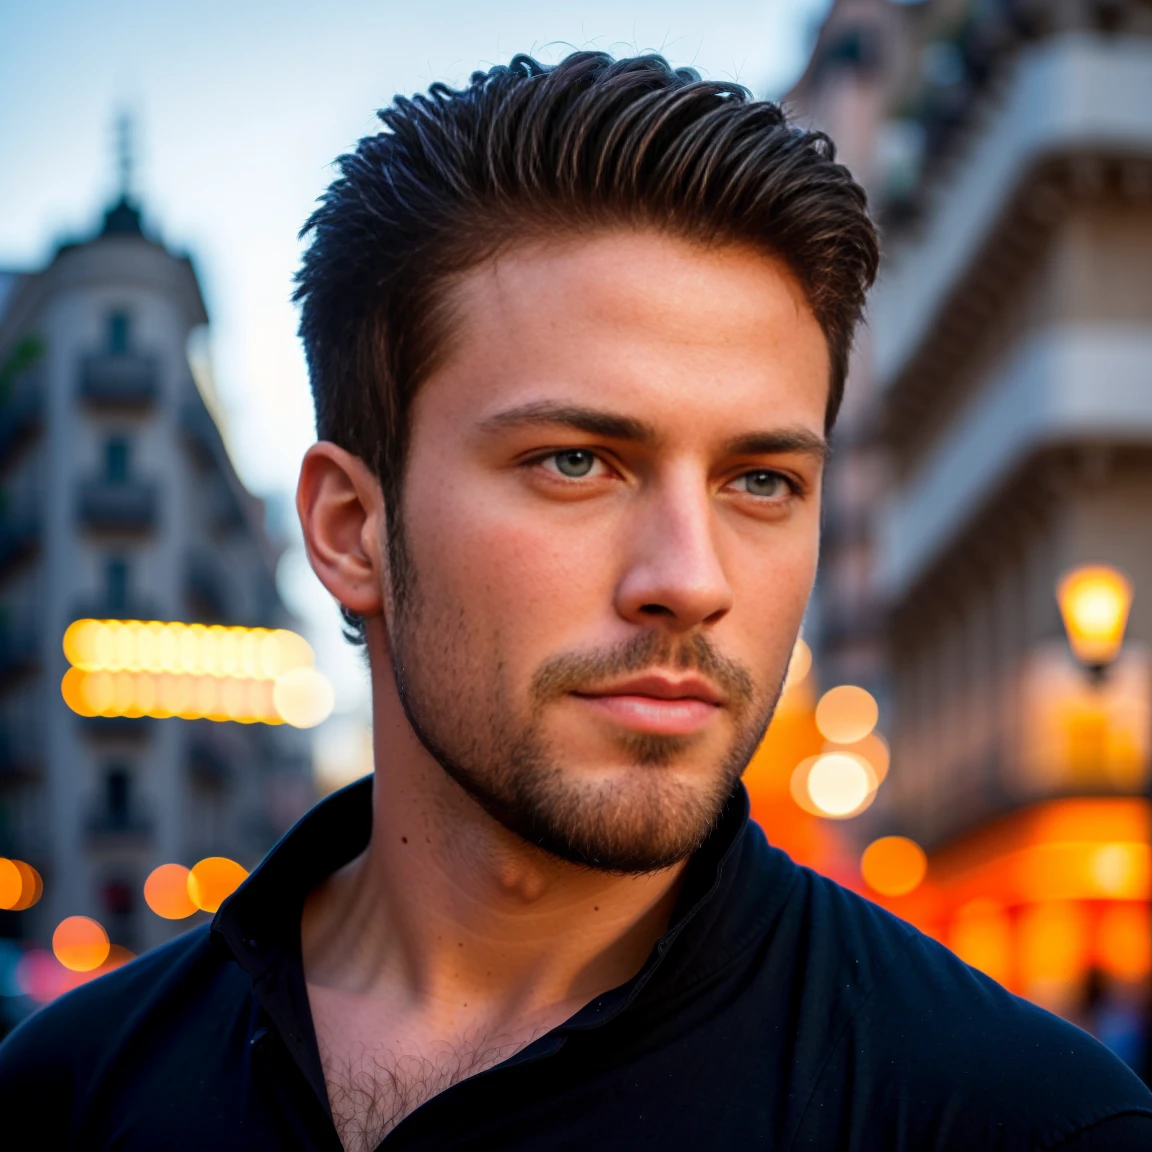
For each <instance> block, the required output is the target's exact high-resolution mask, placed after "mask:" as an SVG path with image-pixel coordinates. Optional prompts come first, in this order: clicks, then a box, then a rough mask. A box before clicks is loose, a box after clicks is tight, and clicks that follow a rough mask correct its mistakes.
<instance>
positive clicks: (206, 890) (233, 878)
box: [188, 856, 248, 912]
mask: <svg viewBox="0 0 1152 1152" xmlns="http://www.w3.org/2000/svg"><path fill="white" fill-rule="evenodd" d="M247 876H248V873H247V872H246V871H245V870H244V869H243V868H242V867H241V866H240V865H239V864H237V863H236V861H235V860H229V859H227V857H224V856H209V857H207V858H206V859H204V860H201V861H200V862H199V863H198V864H195V865H193V867H192V871H191V872H189V873H188V896H189V897H190V899H191V900H192V902H193V903H194V904H195V905H196V907H197V908H202V909H203V910H204V911H205V912H215V911H216V910H217V909H218V908H219V907H220V905H221V904H223V903H224V901H225V900H227V899H228V897H229V896H231V895H232V893H233V892H235V891H236V889H237V888H239V887H240V885H241V884H243V883H244V881H245V879H247Z"/></svg>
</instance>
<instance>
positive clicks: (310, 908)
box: [0, 53, 1152, 1152]
mask: <svg viewBox="0 0 1152 1152" xmlns="http://www.w3.org/2000/svg"><path fill="white" fill-rule="evenodd" d="M381 116H382V119H383V121H384V126H385V131H384V132H382V133H381V134H380V135H378V136H374V137H370V138H368V139H366V140H364V141H362V142H361V143H360V145H359V147H358V148H357V150H356V152H355V153H354V154H352V155H350V156H346V157H344V158H343V159H342V161H341V172H342V175H341V176H340V178H339V179H338V180H337V181H336V182H335V183H334V184H333V185H332V187H331V188H330V189H329V191H328V193H327V195H326V196H325V197H324V199H323V201H322V202H321V205H320V207H319V208H318V210H317V211H316V213H315V215H314V216H313V217H312V219H311V221H310V222H309V224H308V227H307V231H308V232H310V234H311V237H312V243H311V247H310V249H309V251H308V253H307V255H306V257H305V260H304V266H303V270H302V271H301V273H300V278H299V298H300V300H301V301H302V304H303V318H302V325H301V330H302V334H303V338H304V342H305V346H306V349H307V352H308V358H309V365H310V371H311V376H312V385H313V390H314V394H315V399H316V410H317V420H318V426H319V431H320V435H321V438H322V439H321V442H320V443H318V444H316V445H315V446H314V447H313V448H312V449H311V450H310V451H309V452H308V454H307V456H306V458H305V460H304V465H303V468H302V471H301V476H300V485H299V493H298V508H299V512H300V518H301V523H302V525H303V529H304V536H305V540H306V543H307V548H308V554H309V557H310V559H311V562H312V565H313V567H314V569H315V571H316V573H317V575H318V576H319V578H320V579H321V580H322V581H323V583H324V584H325V586H326V587H327V588H328V589H329V590H330V591H331V593H332V594H333V596H334V597H335V598H336V599H337V600H338V601H339V603H340V604H341V605H342V607H343V609H344V611H345V614H346V616H347V619H348V622H349V625H350V628H351V629H352V633H353V635H354V636H356V637H357V638H359V639H362V640H363V642H364V643H366V645H367V655H368V660H369V664H370V667H371V673H372V689H373V708H374V721H375V723H374V738H375V751H376V773H375V777H374V780H372V781H367V780H366V781H363V782H361V783H359V784H354V785H352V786H351V787H350V788H348V789H345V790H344V791H343V792H340V793H337V794H336V795H335V796H333V797H331V798H330V799H328V800H327V801H325V802H324V803H323V804H321V805H320V806H319V807H318V808H316V809H315V810H313V812H311V813H310V814H309V815H308V816H307V817H305V819H304V820H303V821H302V822H301V823H300V825H298V826H297V827H296V828H295V829H294V830H293V831H292V832H290V833H289V834H288V836H287V837H286V838H285V839H284V840H283V841H282V842H281V843H280V844H279V845H278V846H277V848H276V849H274V851H273V852H272V853H271V855H270V856H269V857H268V858H267V859H266V860H265V862H264V863H263V864H262V865H261V866H260V868H258V869H257V870H256V871H255V872H254V873H253V875H252V876H251V877H250V878H249V880H248V881H247V883H246V884H245V885H244V886H243V887H242V888H241V889H240V890H239V891H238V892H237V893H236V895H235V896H233V898H232V899H231V900H230V901H228V902H227V903H226V904H225V906H224V907H223V908H222V909H221V911H220V912H219V914H218V915H217V917H216V919H215V921H214V923H213V925H212V928H211V931H207V930H198V931H194V932H191V933H189V934H187V935H186V936H183V937H181V938H180V939H178V940H176V941H174V942H173V943H172V944H170V945H168V946H166V947H164V948H160V949H157V950H156V951H155V952H153V953H151V954H149V955H147V956H144V957H142V958H141V959H139V960H138V961H136V962H135V963H134V964H132V965H129V966H128V967H127V968H125V969H122V970H121V971H119V972H116V973H114V974H112V975H110V976H108V977H106V978H104V979H103V980H100V981H98V982H96V983H95V984H93V985H89V986H87V987H84V988H82V989H80V990H78V991H76V992H74V993H72V994H71V995H70V996H67V997H65V998H64V999H63V1000H61V1001H59V1002H57V1003H56V1004H53V1005H52V1006H50V1007H48V1008H45V1009H44V1010H42V1011H41V1012H40V1013H39V1014H38V1015H37V1016H35V1017H34V1018H33V1019H32V1020H30V1021H29V1022H28V1023H27V1024H25V1025H24V1026H22V1027H21V1028H20V1029H18V1030H17V1031H16V1033H15V1034H14V1035H13V1036H12V1037H11V1038H10V1040H9V1041H8V1042H7V1043H6V1044H5V1046H4V1047H3V1049H2V1050H0V1082H2V1084H3V1093H2V1095H3V1100H4V1102H5V1104H6V1105H7V1107H6V1108H5V1109H4V1115H5V1116H6V1117H13V1116H15V1115H17V1114H18V1113H19V1114H21V1115H23V1116H28V1117H32V1118H34V1119H35V1122H36V1138H35V1140H34V1141H31V1142H29V1145H28V1146H30V1147H31V1146H35V1147H47V1146H52V1147H55V1146H66V1147H71V1148H83V1149H95V1148H111V1147H115V1148H118V1149H158V1148H164V1149H186V1148H187V1149H193V1148H195V1149H204V1148H211V1149H214V1150H225V1149H234V1148H235V1149H240V1148H243V1149H254V1148H298V1147H299V1148H315V1149H337V1148H340V1147H341V1146H342V1147H343V1148H345V1149H348V1150H356V1152H364V1150H367V1149H372V1148H375V1147H376V1146H377V1145H378V1144H379V1143H380V1142H381V1140H383V1142H384V1147H385V1148H393V1147H395V1148H396V1149H446V1148H492V1149H555V1148H573V1149H575V1148H588V1147H600V1148H605V1149H668V1148H676V1149H704V1148H712V1149H745V1148H771V1149H801V1148H815V1149H829V1150H831V1149H885V1150H887V1149H893V1150H895V1149H925V1148H934V1149H975V1148H993V1147H994V1148H1006V1149H1033V1148H1044V1149H1055V1148H1060V1149H1065V1150H1067V1149H1081V1150H1083V1149H1104V1148H1108V1149H1127V1148H1133V1149H1134V1148H1137V1147H1139V1148H1149V1147H1152V1096H1150V1095H1149V1094H1148V1092H1147V1091H1146V1090H1145V1089H1144V1088H1143V1086H1142V1085H1141V1084H1140V1083H1139V1081H1138V1080H1137V1079H1136V1078H1135V1077H1134V1076H1133V1075H1132V1074H1131V1073H1130V1072H1128V1071H1127V1070H1126V1069H1125V1067H1124V1066H1123V1065H1122V1064H1121V1063H1120V1062H1119V1061H1117V1060H1115V1059H1114V1058H1113V1057H1112V1056H1110V1055H1109V1054H1108V1053H1107V1052H1106V1051H1105V1050H1104V1049H1103V1048H1102V1047H1100V1046H1099V1045H1097V1044H1096V1043H1095V1042H1094V1041H1093V1040H1092V1039H1091V1038H1089V1037H1088V1036H1086V1035H1085V1034H1083V1033H1081V1032H1080V1031H1078V1030H1077V1029H1075V1028H1073V1027H1072V1026H1070V1025H1068V1024H1065V1023H1063V1022H1062V1021H1059V1020H1057V1019H1056V1018H1055V1017H1052V1016H1049V1015H1047V1014H1046V1013H1043V1012H1041V1011H1039V1010H1038V1009H1035V1008H1033V1007H1031V1006H1029V1005H1027V1004H1025V1003H1024V1002H1022V1001H1019V1000H1017V999H1015V998H1014V997H1012V996H1010V995H1009V994H1008V993H1006V992H1004V991H1003V990H1002V989H1000V988H999V987H998V986H997V985H996V984H994V983H993V982H992V981H990V980H987V979H985V978H984V977H983V976H981V975H979V974H978V973H976V972H973V971H972V970H971V969H969V968H967V967H966V966H964V965H963V964H961V963H960V962H959V961H958V960H956V959H955V958H954V957H953V956H951V954H950V953H948V952H946V951H945V950H944V949H942V948H940V947H939V946H937V945H936V944H935V943H933V942H932V941H931V940H928V939H926V938H924V937H923V936H921V935H919V934H918V933H917V932H916V931H915V930H913V929H912V928H911V927H910V926H908V925H906V924H903V923H902V922H900V921H897V920H895V919H893V918H891V917H889V916H887V915H886V914H884V913H882V912H881V911H879V910H878V909H876V908H875V907H873V906H872V905H870V904H868V903H867V902H865V901H862V900H860V899H857V898H856V897H854V896H852V895H851V894H849V893H846V892H844V891H843V890H841V889H839V888H837V887H836V886H835V885H834V884H832V883H830V882H828V881H826V880H824V879H822V878H820V877H818V876H816V875H813V874H811V873H809V872H807V871H805V870H803V869H800V868H798V867H796V866H795V865H793V864H792V863H791V862H790V861H789V860H788V859H787V858H786V857H785V856H783V855H782V854H781V853H779V852H777V851H775V850H773V849H771V848H770V847H769V846H768V845H767V844H766V842H765V840H764V838H763V836H762V835H761V833H760V832H759V830H758V829H757V828H756V827H755V826H754V825H751V824H750V823H749V821H748V806H747V800H746V796H745V793H744V791H743V789H742V787H741V786H740V784H739V776H740V773H741V771H742V770H743V768H744V766H745V764H746V763H747V761H748V759H749V757H750V756H751V754H752V752H753V750H754V749H755V748H756V746H757V744H758V742H759V741H760V738H761V736H762V735H763V732H764V729H765V727H766V726H767V724H768V721H769V719H770V718H771V715H772V710H773V707H774V705H775V702H776V698H777V696H778V695H779V692H780V687H781V683H782V681H783V678H784V674H785V669H786V665H787V662H788V658H789V654H790V652H791V650H792V645H793V641H794V639H795V636H796V633H797V629H798V627H799V625H800V620H801V616H802V614H803V612H804V606H805V603H806V601H807V598H808V594H809V590H810V588H811V584H812V580H813V576H814V573H815V568H816V556H817V545H818V536H819V518H820V517H819V509H820V484H821V471H822V464H823V461H824V457H825V453H826V444H827V442H826V436H827V433H828V431H829V429H830V428H831V426H832V423H833V421H834V419H835V415H836V410H837V407H838V405H839V402H840V396H841V391H842V387H843V382H844V375H845V366H846V362H847V356H848V350H849V346H850V342H851V337H852V330H853V327H854V325H855V322H856V320H857V318H858V316H859V313H860V309H861V306H862V303H863V297H864V293H865V291H866V289H867V287H868V286H869V284H870V283H871V281H872V278H873V275H874V273H875V267H876V261H877V250H876V242H875V237H874V234H873V230H872V227H871V225H870V223H869V221H868V218H867V215H866V211H865V205H864V197H863V194H862V192H861V191H860V189H859V188H858V187H857V186H856V185H855V184H854V183H853V182H852V180H851V178H850V177H849V175H848V173H847V172H846V171H845V170H844V169H843V168H841V167H839V166H837V165H836V164H835V163H834V160H833V154H832V148H831V145H830V144H829V143H828V141H827V140H826V139H825V138H824V137H822V136H819V135H815V134H808V133H804V132H801V131H799V130H798V129H796V128H794V127H791V126H789V125H788V124H787V123H786V122H785V120H784V119H783V117H782V115H781V113H780V110H779V109H778V108H777V107H775V106H774V105H772V104H769V103H757V102H753V101H751V100H750V99H749V98H748V96H747V94H746V93H745V92H744V91H743V90H741V89H739V88H738V87H735V86H733V85H730V84H715V83H704V82H701V81H699V80H698V79H697V78H696V77H695V76H694V75H692V74H691V73H688V72H683V71H681V72H674V71H672V70H671V69H669V68H668V66H667V65H666V64H665V63H664V62H663V61H662V60H660V59H658V58H655V57H646V58H641V59H632V60H621V61H617V62H614V61H612V60H611V59H610V58H608V57H607V56H604V55H603V54H599V53H577V54H576V55H573V56H571V57H569V58H568V59H567V60H565V61H564V62H563V63H562V64H560V65H559V66H558V67H556V68H555V69H546V68H542V67H541V66H539V65H538V64H536V63H535V62H534V61H532V60H530V59H528V58H526V57H517V58H516V59H514V60H513V61H512V63H511V65H510V66H508V67H507V68H495V69H493V70H492V71H490V72H488V73H486V74H478V75H476V76H475V77H473V80H472V83H471V84H470V85H469V86H468V87H467V88H466V89H464V90H463V91H460V92H455V91H451V90H449V89H447V88H445V87H443V86H439V85H437V86H434V87H433V88H432V90H431V92H430V93H429V95H428V96H426V97H419V98H416V99H413V100H403V99H400V100H397V101H396V103H395V104H394V105H393V106H392V107H391V108H390V109H388V110H386V111H385V112H383V113H382V114H381Z"/></svg>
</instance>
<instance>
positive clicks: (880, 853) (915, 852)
mask: <svg viewBox="0 0 1152 1152" xmlns="http://www.w3.org/2000/svg"><path fill="white" fill-rule="evenodd" d="M927 871H928V857H927V856H926V855H925V853H924V849H923V848H921V847H920V845H919V844H917V843H916V841H915V840H909V839H907V838H906V837H904V836H883V837H881V838H880V839H879V840H874V841H873V842H872V843H871V844H869V845H868V847H867V848H865V849H864V855H863V856H862V857H861V858H860V874H861V875H862V876H863V877H864V882H865V883H866V884H867V885H868V887H869V888H871V889H872V890H873V891H875V892H879V893H880V895H882V896H907V895H908V893H909V892H912V891H915V889H917V888H918V887H919V886H920V882H921V881H922V880H923V879H924V875H925V873H926V872H927Z"/></svg>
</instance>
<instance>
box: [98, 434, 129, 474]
mask: <svg viewBox="0 0 1152 1152" xmlns="http://www.w3.org/2000/svg"><path fill="white" fill-rule="evenodd" d="M130 447H131V445H130V444H129V443H128V441H127V440H126V439H125V438H124V437H123V436H110V437H109V438H108V440H107V442H106V443H105V445H104V478H105V479H106V480H108V481H109V483H111V484H123V483H124V482H125V481H126V480H127V479H128V464H129V460H130V453H129V449H130Z"/></svg>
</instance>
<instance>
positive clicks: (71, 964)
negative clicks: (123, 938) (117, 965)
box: [52, 916, 112, 972]
mask: <svg viewBox="0 0 1152 1152" xmlns="http://www.w3.org/2000/svg"><path fill="white" fill-rule="evenodd" d="M111 948H112V945H111V944H110V942H109V940H108V933H107V932H105V931H104V928H103V927H102V926H101V925H100V924H98V923H97V922H96V921H95V920H93V919H92V918H91V917H89V916H69V917H68V918H67V919H65V920H61V921H60V923H59V924H58V925H57V926H56V931H55V932H53V933H52V951H53V952H54V953H55V955H56V959H57V960H59V961H60V963H61V964H63V965H64V967H65V968H69V969H71V970H72V971H73V972H91V971H92V969H93V968H99V967H100V965H101V964H103V963H104V961H105V960H107V959H108V953H109V952H110V951H111Z"/></svg>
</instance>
